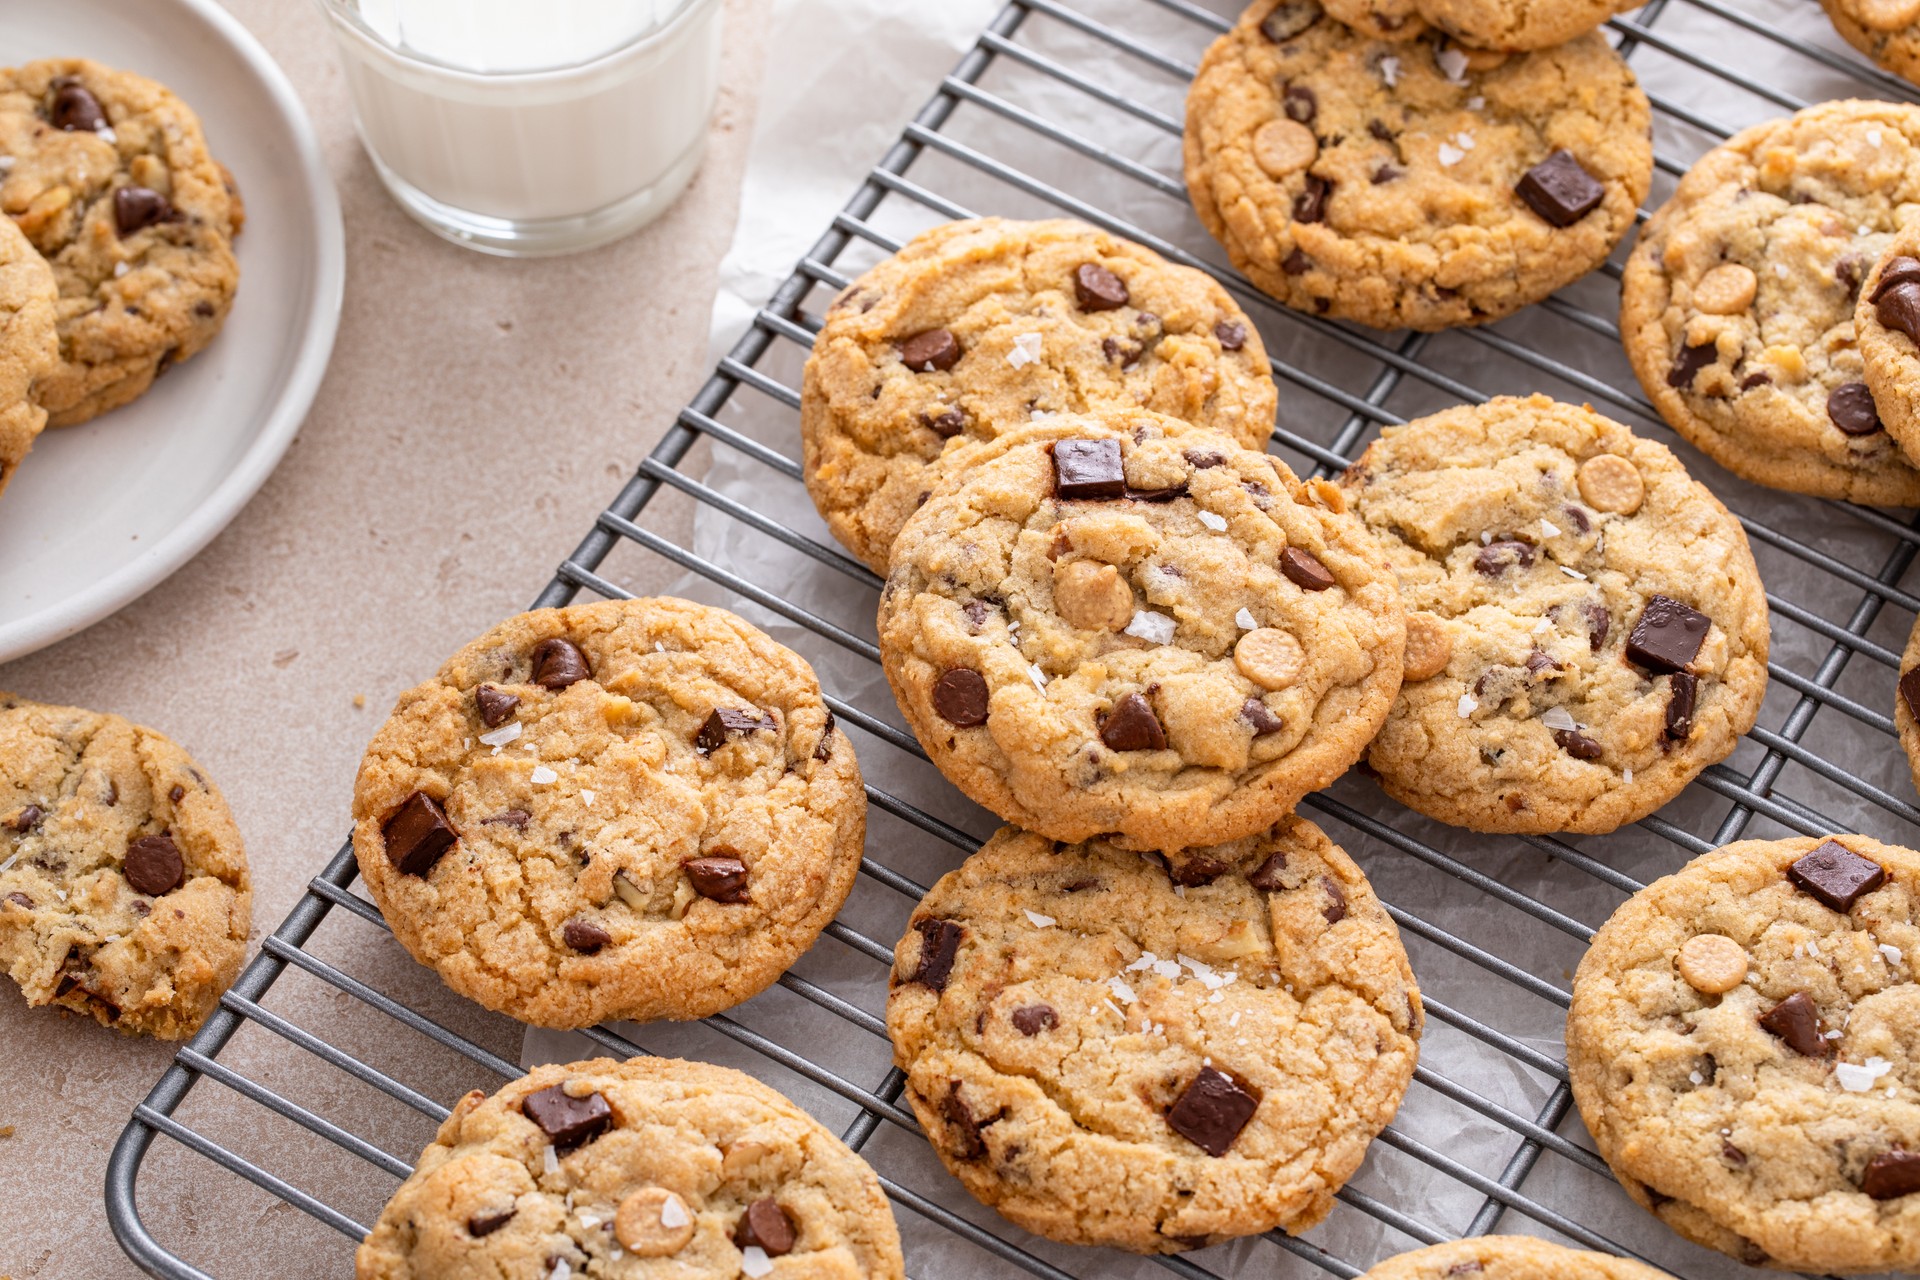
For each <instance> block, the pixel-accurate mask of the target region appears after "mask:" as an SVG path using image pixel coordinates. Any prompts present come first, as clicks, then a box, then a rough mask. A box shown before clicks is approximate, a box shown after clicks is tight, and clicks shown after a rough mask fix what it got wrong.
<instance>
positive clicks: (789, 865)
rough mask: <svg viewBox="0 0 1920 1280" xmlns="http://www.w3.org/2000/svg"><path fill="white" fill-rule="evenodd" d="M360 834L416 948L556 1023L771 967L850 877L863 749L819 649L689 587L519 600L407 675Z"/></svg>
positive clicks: (664, 1010) (624, 1011)
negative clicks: (415, 678)
mask: <svg viewBox="0 0 1920 1280" xmlns="http://www.w3.org/2000/svg"><path fill="white" fill-rule="evenodd" d="M353 814H354V829H353V849H354V854H355V856H356V857H357V858H358V860H359V864H360V873H361V875H363V876H364V877H366V882H367V888H368V890H369V892H371V893H372V894H373V898H374V901H375V902H377V903H378V904H379V905H380V910H381V912H382V914H384V915H385V916H386V919H387V923H388V924H390V925H391V926H393V931H394V935H395V936H396V937H397V938H399V939H400V941H401V943H402V944H404V945H405V946H406V948H407V950H408V951H410V952H412V953H413V956H414V958H415V959H417V960H419V961H420V962H421V963H422V964H426V965H430V966H432V967H433V968H435V969H437V970H439V972H440V976H441V977H442V978H444V979H445V980H446V982H447V984H448V985H449V986H451V987H453V989H454V990H456V991H458V992H460V993H461V994H462V995H465V996H468V997H470V998H472V999H474V1000H478V1001H479V1002H480V1003H481V1004H484V1005H486V1006H487V1007H488V1008H490V1009H496V1010H499V1011H500V1012H503V1013H508V1014H511V1015H513V1016H514V1017H516V1018H519V1019H521V1020H522V1021H524V1022H531V1023H534V1024H536V1025H539V1026H549V1027H582V1026H587V1025H590V1024H592V1023H595V1022H600V1021H603V1020H607V1019H613V1018H637V1019H651V1018H699V1017H704V1016H706V1015H707V1014H710V1013H714V1012H717V1011H719V1010H721V1009H725V1008H727V1007H729V1006H731V1005H734V1004H737V1003H739V1002H740V1001H742V1000H745V999H746V998H748V997H749V996H752V995H754V994H756V993H757V992H759V991H760V990H762V989H763V988H765V987H766V986H767V985H768V984H769V983H771V982H773V980H774V979H776V978H777V977H779V976H780V974H781V973H783V972H785V971H786V969H787V967H788V966H789V965H791V964H792V963H793V962H794V960H796V959H797V958H798V957H799V956H800V954H801V953H802V952H803V951H805V950H806V949H807V948H808V947H809V946H810V945H812V943H813V940H814V938H815V937H817V936H818V935H819V933H820V931H821V930H822V929H823V928H825V927H826V925H827V922H828V921H829V920H831V919H832V918H833V915H834V913H835V912H836V911H838V910H839V908H840V904H841V903H842V902H843V901H844V900H845V899H846V896H847V893H848V891H849V890H850V889H851V888H852V887H853V881H854V877H855V875H856V874H857V873H858V871H859V866H860V853H861V843H862V840H863V838H864V835H865V830H866V796H865V792H864V791H863V790H862V788H861V782H860V766H859V765H858V764H857V763H856V762H855V760H854V756H853V746H852V744H851V743H850V742H848V741H847V738H846V735H845V734H843V733H841V732H840V731H839V730H837V729H836V728H834V724H833V714H832V713H831V712H830V711H828V710H827V707H826V705H825V703H823V702H822V701H821V698H820V686H819V684H818V682H817V681H816V680H815V679H814V675H813V670H812V668H810V667H809V666H808V665H807V664H806V662H805V660H804V659H802V658H801V657H800V656H799V655H798V654H796V653H793V652H792V651H791V650H789V649H786V648H785V647H783V646H781V645H779V644H776V643H775V642H774V641H773V640H772V639H770V638H769V637H767V636H766V635H765V634H763V633H762V632H761V631H759V630H758V629H756V628H754V627H752V626H750V625H748V624H747V623H746V622H744V621H742V620H741V619H739V618H737V617H735V616H734V615H732V614H730V613H728V612H726V611H725V610H723V609H715V608H711V607H709V606H706V605H700V604H694V603H692V602H691V601H686V600H674V599H665V598H662V599H651V600H626V601H609V602H604V603H599V604H588V605H575V606H572V607H570V608H565V609H542V610H538V611H536V612H533V613H525V614H521V615H519V616H518V617H514V618H509V619H508V620H507V621H505V622H503V623H501V624H500V625H499V626H497V627H495V628H494V629H493V630H492V631H489V632H488V633H487V634H486V635H484V636H482V637H480V638H479V639H478V640H475V641H474V642H473V643H471V644H469V645H467V646H466V647H465V648H464V649H462V650H460V652H458V653H456V654H455V655H454V656H453V657H452V658H450V659H448V661H447V664H446V665H445V666H444V667H442V668H441V669H440V673H439V674H438V675H437V676H435V677H434V678H433V679H431V680H429V681H427V682H426V683H425V684H422V685H420V686H419V687H417V688H415V689H413V690H411V691H409V692H407V693H405V694H402V695H401V696H400V699H399V701H398V702H397V703H396V704H395V706H394V709H393V714H392V716H391V718H389V719H388V721H387V722H386V724H385V725H384V726H382V728H381V729H380V731H379V733H378V734H376V735H375V737H374V739H373V742H372V744H371V745H370V746H368V748H367V754H366V758H365V760H364V761H362V763H361V766H360V775H359V778H358V780H357V781H356V783H355V785H354V798H353Z"/></svg>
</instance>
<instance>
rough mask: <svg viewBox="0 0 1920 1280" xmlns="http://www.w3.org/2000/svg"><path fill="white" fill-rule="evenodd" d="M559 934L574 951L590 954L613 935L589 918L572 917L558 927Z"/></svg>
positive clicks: (606, 942) (602, 945)
mask: <svg viewBox="0 0 1920 1280" xmlns="http://www.w3.org/2000/svg"><path fill="white" fill-rule="evenodd" d="M560 936H561V938H563V939H564V940H565V941H566V944H567V945H568V946H570V947H572V948H573V949H574V950H575V951H579V952H584V953H585V954H587V955H592V954H593V953H594V952H596V951H598V950H599V949H600V948H602V947H604V946H606V945H607V944H608V943H609V942H612V941H613V935H612V934H610V933H608V932H607V931H606V930H605V929H603V928H601V927H600V926H599V925H597V924H595V923H594V922H593V921H591V920H581V919H577V918H576V919H573V920H569V921H567V922H566V924H564V925H562V926H561V927H560Z"/></svg>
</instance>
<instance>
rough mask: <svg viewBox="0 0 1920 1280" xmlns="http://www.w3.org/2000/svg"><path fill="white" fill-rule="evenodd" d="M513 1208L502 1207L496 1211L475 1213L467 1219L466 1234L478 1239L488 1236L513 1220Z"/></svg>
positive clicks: (514, 1211)
mask: <svg viewBox="0 0 1920 1280" xmlns="http://www.w3.org/2000/svg"><path fill="white" fill-rule="evenodd" d="M516 1212H517V1210H514V1209H502V1210H500V1211H499V1212H498V1213H476V1214H474V1215H473V1216H472V1217H471V1218H468V1219H467V1234H468V1235H470V1236H472V1237H473V1238H474V1239H476V1240H478V1239H481V1238H482V1237H484V1236H490V1235H492V1234H493V1233H494V1232H496V1231H498V1230H499V1229H500V1228H502V1227H504V1226H506V1225H507V1224H508V1223H509V1222H512V1221H513V1215H514V1214H515V1213H516Z"/></svg>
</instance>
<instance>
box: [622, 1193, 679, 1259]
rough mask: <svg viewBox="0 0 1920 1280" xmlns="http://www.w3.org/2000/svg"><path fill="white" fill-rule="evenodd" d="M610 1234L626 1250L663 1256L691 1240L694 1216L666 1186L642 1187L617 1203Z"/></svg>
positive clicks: (646, 1254) (651, 1255) (658, 1256)
mask: <svg viewBox="0 0 1920 1280" xmlns="http://www.w3.org/2000/svg"><path fill="white" fill-rule="evenodd" d="M613 1234H614V1237H615V1238H616V1239H617V1240H619V1241H620V1247H621V1248H623V1249H625V1250H626V1251H627V1252H628V1253H636V1254H639V1255H640V1256H641V1257H643V1258H664V1257H666V1256H667V1255H668V1254H670V1253H678V1252H680V1250H682V1249H684V1248H686V1247H687V1242H688V1241H689V1240H691V1239H693V1215H692V1214H691V1213H688V1212H687V1202H686V1201H685V1200H682V1199H681V1198H680V1197H679V1196H677V1195H675V1194H674V1193H673V1192H671V1191H669V1190H667V1189H666V1188H665V1187H642V1188H641V1189H640V1190H638V1191H636V1192H634V1193H633V1194H632V1195H630V1196H628V1197H627V1198H626V1199H625V1200H622V1201H621V1202H620V1209H619V1211H618V1212H617V1213H616V1214H615V1215H614V1219H613Z"/></svg>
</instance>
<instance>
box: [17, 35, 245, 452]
mask: <svg viewBox="0 0 1920 1280" xmlns="http://www.w3.org/2000/svg"><path fill="white" fill-rule="evenodd" d="M0 158H4V159H5V160H6V161H7V164H6V165H5V166H4V168H0V212H5V213H7V214H9V215H11V217H12V218H13V221H14V222H15V224H17V225H18V226H19V228H20V229H21V230H22V231H24V232H25V233H26V236H27V239H28V240H30V241H32V242H33V246H34V248H36V249H38V250H39V251H40V253H41V254H42V255H44V256H45V258H46V259H47V261H48V262H49V263H51V264H52V266H53V272H54V276H55V278H56V280H57V281H58V283H59V288H60V301H59V332H60V365H59V367H58V368H57V369H55V370H54V371H53V372H52V373H50V374H48V375H46V376H45V377H42V378H41V379H40V380H39V382H38V383H37V385H36V387H35V389H34V399H35V400H36V401H37V402H38V403H39V404H40V405H41V407H43V408H44V409H46V411H47V413H48V415H49V417H48V423H49V425H51V426H56V427H65V426H72V425H73V424H74V423H78V422H85V421H86V420H87V419H89V418H91V417H93V416H94V415H96V414H100V413H104V412H106V411H107V410H109V409H112V408H116V407H118V406H120V405H123V404H125V403H127V402H128V401H129V400H132V399H134V398H135V397H137V396H139V395H140V393H142V392H143V391H145V390H146V389H147V388H148V387H149V386H151V385H152V383H153V380H154V378H155V377H157V376H159V374H160V373H162V372H163V371H165V370H166V369H167V368H169V367H171V366H172V365H176V364H178V363H180V362H181V361H182V360H185V359H187V358H188V357H190V356H192V355H194V354H195V353H197V352H198V351H199V350H200V349H201V348H202V347H204V346H206V345H207V343H209V342H211V341H212V340H213V337H214V335H215V334H217V333H218V332H219V331H220V326H221V324H222V323H224V322H225V320H226V317H227V310H228V308H229V307H230V306H231V305H232V303H233V294H234V290H235V288H236V287H238V285H239V279H240V269H239V266H238V264H237V263H236V262H235V260H234V256H233V247H232V239H233V230H234V224H233V204H232V199H231V198H230V197H229V195H228V193H227V187H226V183H225V181H224V179H223V170H222V169H221V168H220V166H219V164H218V163H217V162H216V161H215V160H214V159H213V157H212V156H210V155H208V154H207V144H206V139H205V138H204V137H203V136H202V135H201V132H200V121H199V119H198V118H197V117H196V116H195V115H194V114H193V112H192V111H191V110H190V109H189V108H188V107H187V105H186V104H185V103H183V102H181V101H180V99H179V98H177V97H175V96H174V95H173V94H172V93H171V92H169V91H168V90H167V89H166V88H165V87H164V86H162V85H159V84H156V83H155V82H153V81H152V80H148V79H146V78H145V77H144V76H138V75H134V74H133V73H132V72H128V71H116V70H114V69H113V68H111V67H104V66H101V65H100V64H99V63H97V62H88V61H86V60H84V59H79V58H70V59H56V60H51V61H46V62H33V63H28V64H27V65H26V66H23V67H15V68H12V69H9V70H4V71H0Z"/></svg>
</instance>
